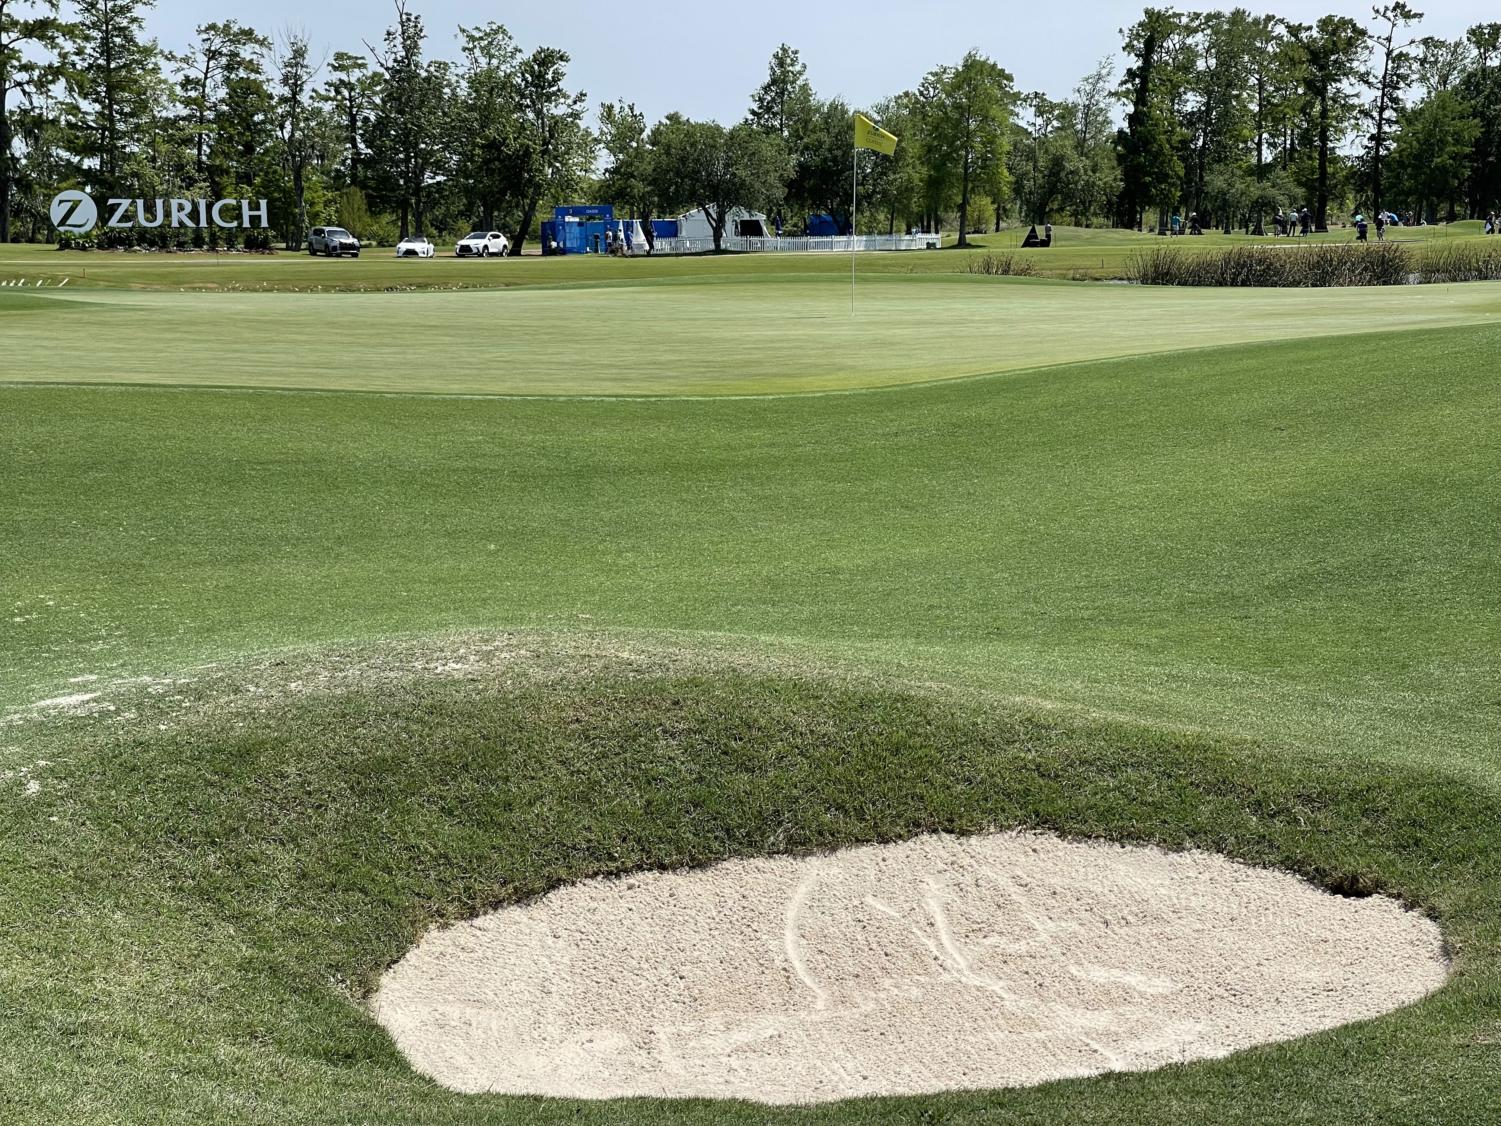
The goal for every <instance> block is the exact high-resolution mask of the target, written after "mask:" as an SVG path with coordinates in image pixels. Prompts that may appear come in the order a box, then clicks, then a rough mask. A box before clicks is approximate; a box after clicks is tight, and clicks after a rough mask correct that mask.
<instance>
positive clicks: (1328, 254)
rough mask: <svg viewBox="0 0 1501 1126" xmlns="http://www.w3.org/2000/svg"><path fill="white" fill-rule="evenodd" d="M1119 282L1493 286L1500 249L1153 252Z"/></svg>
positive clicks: (1325, 246) (1374, 246) (1324, 246)
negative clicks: (1480, 283) (1470, 283)
mask: <svg viewBox="0 0 1501 1126" xmlns="http://www.w3.org/2000/svg"><path fill="white" fill-rule="evenodd" d="M1126 276H1127V277H1128V278H1129V279H1130V280H1131V281H1134V282H1138V283H1140V284H1141V285H1184V286H1258V287H1262V288H1271V289H1315V288H1326V287H1334V286H1372V285H1413V284H1419V283H1434V282H1462V281H1498V280H1501V244H1494V243H1491V244H1487V243H1481V242H1462V243H1449V244H1440V245H1432V246H1425V247H1423V248H1422V249H1420V250H1414V249H1413V248H1412V247H1411V246H1410V245H1406V244H1403V243H1394V242H1386V243H1371V244H1369V245H1366V246H1351V245H1348V244H1345V245H1341V244H1338V243H1318V244H1315V245H1313V246H1300V247H1296V248H1287V249H1282V248H1280V247H1263V246H1232V247H1226V248H1225V249H1223V250H1216V251H1211V252H1208V253H1186V252H1184V251H1182V250H1179V249H1177V248H1176V247H1166V246H1162V247H1154V248H1153V249H1151V250H1147V251H1143V252H1142V253H1139V254H1137V255H1135V256H1134V257H1133V258H1132V259H1131V260H1130V262H1129V263H1128V265H1127V273H1126Z"/></svg>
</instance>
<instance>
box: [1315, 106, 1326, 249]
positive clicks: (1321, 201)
mask: <svg viewBox="0 0 1501 1126" xmlns="http://www.w3.org/2000/svg"><path fill="white" fill-rule="evenodd" d="M1313 229H1314V230H1316V231H1328V230H1329V91H1328V90H1324V91H1323V92H1322V93H1321V94H1320V95H1319V183H1318V198H1317V199H1316V200H1315V201H1314V216H1313Z"/></svg>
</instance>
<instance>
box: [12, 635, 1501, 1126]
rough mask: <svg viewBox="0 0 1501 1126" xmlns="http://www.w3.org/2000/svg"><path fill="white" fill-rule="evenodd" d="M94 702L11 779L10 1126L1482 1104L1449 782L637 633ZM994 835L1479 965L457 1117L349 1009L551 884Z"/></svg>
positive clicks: (1482, 820) (1487, 815)
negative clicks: (1185, 1035) (1185, 1012)
mask: <svg viewBox="0 0 1501 1126" xmlns="http://www.w3.org/2000/svg"><path fill="white" fill-rule="evenodd" d="M106 703H108V704H113V705H114V710H113V711H109V710H103V711H94V714H91V715H86V716H74V717H68V716H62V717H57V716H54V717H52V718H48V719H44V720H31V721H28V723H27V732H26V735H27V745H28V748H29V749H28V751H27V754H28V755H34V756H36V757H38V758H43V759H45V760H46V761H47V763H48V765H47V766H46V767H44V768H39V769H38V770H37V771H36V773H35V776H36V777H37V778H39V779H40V780H41V790H40V792H39V793H37V794H35V795H33V796H31V797H21V796H18V795H17V794H16V793H15V792H14V791H13V790H10V791H4V790H0V807H3V808H4V812H5V822H4V823H5V824H6V826H7V828H6V831H5V833H4V836H3V837H0V840H3V842H4V843H3V845H0V847H3V848H4V850H5V852H6V853H7V854H8V856H7V859H8V860H9V861H11V862H12V863H11V865H10V867H9V871H10V872H11V873H12V875H11V876H10V877H9V879H8V883H9V888H8V894H7V895H6V897H5V898H4V899H3V900H0V924H3V925H4V926H5V929H6V930H7V932H8V934H9V935H10V936H11V938H10V940H9V942H8V944H7V948H6V951H5V954H4V955H3V962H0V964H3V965H4V966H5V968H6V983H7V1014H6V1015H7V1019H6V1021H4V1022H3V1023H0V1079H3V1080H4V1081H5V1082H4V1090H5V1099H6V1102H5V1104H4V1107H5V1111H6V1113H7V1115H8V1116H9V1119H10V1120H12V1121H17V1122H20V1121H41V1120H46V1119H50V1118H51V1117H52V1116H54V1115H56V1114H57V1113H58V1112H59V1111H64V1112H65V1113H66V1115H67V1116H68V1117H69V1118H72V1119H73V1120H75V1121H78V1120H81V1121H88V1122H139V1121H153V1122H163V1123H166V1122H183V1123H188V1122H194V1123H196V1122H202V1121H206V1120H216V1121H275V1122H285V1123H293V1122H309V1123H329V1122H370V1121H380V1122H423V1123H444V1122H454V1123H458V1122H465V1123H474V1122H496V1123H534V1122H553V1121H557V1122H562V1121H567V1122H582V1123H615V1122H619V1121H622V1115H623V1114H624V1115H628V1117H629V1120H630V1121H632V1122H643V1123H655V1122H664V1123H665V1122H673V1123H739V1122H744V1123H763V1124H764V1123H782V1122H788V1123H790V1122H818V1123H874V1122H931V1121H943V1122H949V1123H981V1122H991V1121H995V1120H996V1117H997V1116H1003V1117H1005V1118H1007V1119H1008V1120H1025V1121H1069V1122H1080V1121H1083V1122H1141V1121H1147V1120H1150V1121H1153V1122H1181V1123H1190V1122H1192V1123H1200V1122H1205V1121H1215V1122H1247V1123H1250V1122H1263V1121H1267V1120H1268V1116H1269V1114H1270V1115H1271V1116H1272V1117H1275V1118H1276V1119H1277V1120H1278V1121H1284V1122H1309V1123H1315V1122H1317V1123H1325V1122H1328V1121H1331V1120H1354V1119H1358V1118H1363V1117H1364V1118H1376V1119H1379V1120H1380V1121H1383V1122H1391V1123H1398V1122H1413V1123H1418V1122H1422V1123H1431V1122H1439V1121H1451V1122H1473V1121H1480V1120H1481V1116H1483V1115H1484V1114H1485V1113H1486V1111H1487V1108H1488V1107H1489V1106H1490V1099H1491V1097H1492V1095H1493V1085H1492V1080H1493V1077H1494V1066H1495V1064H1496V1062H1497V1057H1496V1049H1495V1048H1493V1047H1488V1046H1486V1045H1485V1044H1484V1043H1482V1041H1483V1039H1484V1037H1486V1036H1487V1035H1488V1034H1489V1032H1490V1030H1491V1029H1492V1018H1493V1016H1494V1011H1495V1006H1496V1005H1497V1004H1498V1003H1501V963H1498V953H1501V934H1498V932H1497V925H1496V920H1495V917H1494V913H1493V912H1492V911H1491V910H1490V909H1489V905H1490V904H1491V903H1493V901H1494V899H1495V897H1496V895H1498V894H1501V802H1498V801H1497V799H1496V798H1495V797H1494V796H1486V795H1485V794H1483V793H1482V792H1480V791H1477V790H1474V789H1471V788H1468V787H1466V786H1463V785H1456V784H1454V783H1452V782H1451V781H1448V780H1446V779H1444V778H1443V777H1442V776H1439V775H1434V774H1430V773H1425V772H1418V771H1409V770H1403V769H1401V768H1396V767H1392V766H1388V765H1383V764H1379V763H1370V764H1367V765H1365V766H1364V767H1363V768H1362V769H1360V770H1348V769H1343V768H1336V767H1333V766H1331V765H1329V764H1314V763H1309V762H1306V761H1299V760H1298V758H1297V757H1295V756H1287V755H1285V754H1283V753H1281V752H1280V751H1279V749H1278V748H1275V747H1270V746H1262V745H1257V744H1254V743H1248V742H1244V741H1238V740H1233V739H1229V740H1227V739H1223V738H1216V737H1210V736H1204V735H1195V734H1191V733H1186V732H1175V731H1172V730H1165V729H1161V728H1148V727H1143V726H1141V725H1138V724H1131V723H1124V722H1119V721H1106V720H1094V721H1090V720H1084V719H1081V718H1079V717H1070V716H1063V715H1060V714H1058V713H1056V712H1045V711H1037V710H1031V709H1027V708H1019V707H1016V706H1015V705H1009V704H1007V703H1005V702H1004V701H1000V700H996V699H989V698H986V697H984V696H983V695H976V694H972V693H954V692H950V691H944V690H934V689H923V688H914V687H912V686H909V685H903V684H901V683H900V682H897V681H893V680H891V679H890V678H869V677H863V676H860V675H847V674H839V673H837V672H834V673H832V674H831V673H830V672H829V671H827V670H826V671H822V672H820V671H816V670H808V669H804V670H799V669H797V668H796V667H795V665H794V664H793V663H792V662H789V661H788V660H787V659H786V656H785V655H778V656H766V655H760V654H756V653H755V652H750V653H746V654H742V655H739V656H736V655H734V654H727V653H726V652H724V651H723V650H721V651H718V652H710V653H707V654H704V655H702V656H701V655H698V654H695V653H694V652H693V650H692V648H691V645H681V644H680V645H679V646H677V647H675V648H673V649H669V650H665V651H660V650H656V649H654V648H653V646H652V645H651V644H650V643H643V642H640V641H635V642H632V641H630V640H629V639H623V638H615V639H589V638H574V639H567V640H564V641H562V642H561V643H559V642H555V641H552V640H550V639H548V638H546V637H543V636H537V635H529V636H504V635H503V636H498V637H484V636H479V637H468V638H465V639H461V640H455V641H450V642H446V643H431V644H428V645H424V646H418V645H408V646H405V647H398V648H395V649H385V648H376V649H363V650H342V651H332V652H324V653H317V652H314V653H306V652H304V653H292V654H287V655H285V656H283V657H280V658H277V659H275V660H272V661H263V662H260V663H257V664H252V665H237V666H230V667H227V668H226V667H220V668H218V669H215V670H205V671H204V672H201V673H198V674H194V675H192V676H190V677H189V678H188V679H187V680H186V681H178V682H174V683H172V684H164V683H156V684H152V685H145V686H142V685H137V686H134V687H131V686H116V687H108V686H106V687H105V688H104V691H103V694H102V695H101V697H100V699H99V700H98V701H96V702H94V704H93V705H92V707H93V708H96V709H97V708H100V707H102V706H103V705H104V704H106ZM13 734H14V733H13ZM1003 826H1025V827H1029V828H1035V829H1051V830H1056V831H1060V832H1063V833H1068V834H1076V835H1086V836H1090V837H1097V838H1104V839H1112V840H1122V841H1126V840H1130V841H1154V842H1157V843H1160V844H1163V845H1166V846H1168V847H1175V848H1176V847H1198V848H1205V849H1213V850H1216V851H1220V852H1224V853H1227V854H1230V855H1233V856H1238V857H1241V858H1243V859H1245V860H1248V861H1250V862H1253V863H1258V864H1275V865H1278V866H1282V867H1286V868H1290V869H1292V870H1294V871H1298V872H1301V873H1303V874H1304V875H1305V876H1307V877H1309V878H1311V879H1313V880H1315V881H1317V882H1319V883H1322V884H1324V885H1326V886H1330V887H1333V888H1337V889H1340V890H1343V891H1345V892H1347V893H1355V894H1370V893H1373V892H1378V891H1379V892H1384V893H1388V894H1394V895H1398V896H1400V897H1402V898H1404V899H1406V900H1407V901H1409V902H1410V903H1412V904H1414V905H1415V906H1417V907H1419V908H1420V909H1424V910H1428V911H1431V912H1433V913H1435V914H1436V915H1437V916H1438V917H1439V919H1440V920H1441V921H1442V923H1443V925H1444V927H1445V929H1446V934H1447V936H1448V938H1449V941H1450V945H1451V950H1452V953H1453V955H1454V957H1455V959H1456V973H1455V977H1454V979H1453V981H1452V983H1451V984H1450V985H1449V986H1448V987H1446V988H1445V989H1444V990H1443V991H1442V992H1441V993H1440V994H1438V995H1436V996H1435V997H1434V998H1432V999H1430V1000H1428V1001H1426V1002H1424V1003H1422V1004H1421V1005H1419V1006H1416V1007H1415V1008H1412V1009H1409V1010H1405V1011H1403V1012H1400V1013H1398V1014H1395V1015H1393V1016H1391V1017H1389V1018H1385V1019H1383V1020H1380V1021H1377V1022H1373V1023H1369V1024H1364V1025H1359V1026H1354V1027H1350V1028H1345V1029H1340V1030H1337V1031H1334V1032H1331V1033H1327V1034H1323V1035H1320V1036H1316V1037H1313V1038H1310V1039H1307V1040H1303V1041H1299V1042H1296V1043H1291V1044H1284V1045H1278V1046H1273V1047H1269V1048H1265V1049H1260V1050H1256V1051H1252V1052H1248V1053H1244V1054H1241V1055H1238V1056H1235V1057H1233V1058H1231V1059H1229V1060H1225V1061H1220V1062H1214V1063H1208V1064H1199V1065H1195V1066H1194V1067H1189V1068H1170V1069H1167V1070H1164V1071H1161V1072H1156V1073H1151V1074H1146V1075H1138V1076H1118V1077H1111V1078H1108V1079H1103V1080H1095V1081H1083V1082H1072V1083H1060V1084H1054V1085H1051V1086H1049V1087H1046V1088H1042V1089H1039V1090H1035V1091H1022V1092H1011V1093H998V1094H983V1093H981V1094H964V1095H953V1096H942V1097H934V1098H913V1099H901V1100H865V1101H860V1102H852V1103H847V1104H843V1105H838V1106H832V1107H822V1108H819V1109H817V1110H813V1111H796V1110H783V1111H777V1110H768V1109H767V1108H764V1107H750V1106H742V1105H721V1104H709V1103H677V1104H672V1103H655V1102H651V1101H642V1102H638V1103H634V1104H631V1105H630V1109H629V1110H628V1111H627V1110H625V1109H624V1108H623V1107H622V1106H620V1105H618V1104H573V1103H565V1102H556V1101H553V1102H549V1101H541V1100H531V1099H507V1098H499V1097H480V1098H474V1097H461V1096H455V1095H451V1094H448V1093H446V1092H443V1091H441V1090H439V1089H437V1088H435V1087H434V1086H433V1085H432V1084H430V1083H428V1082H426V1081H423V1080H421V1079H419V1078H418V1077H416V1076H415V1075H413V1074H412V1073H411V1072H410V1071H408V1070H407V1068H406V1067H405V1065H404V1063H403V1061H402V1060H401V1059H400V1058H399V1056H398V1055H397V1053H396V1052H395V1051H394V1049H393V1048H392V1046H391V1044H390V1043H389V1041H388V1040H387V1039H386V1037H385V1036H384V1034H383V1033H382V1032H381V1030H380V1029H379V1028H377V1027H376V1026H375V1025H374V1024H373V1023H372V1022H371V1021H370V1020H369V1019H368V1018H367V1017H366V1016H365V1015H364V1013H363V1012H362V1010H361V1008H360V1005H361V1002H362V1000H363V998H364V997H365V996H366V995H367V994H368V992H369V990H370V989H371V987H372V986H373V984H374V982H375V980H376V977H377V975H378V973H379V972H380V970H381V969H382V968H384V967H385V966H386V965H388V964H390V963H391V962H392V961H394V960H395V959H397V958H398V957H399V956H400V955H401V953H402V952H403V951H404V950H405V949H406V948H407V947H408V946H409V945H410V944H411V943H412V942H413V941H414V940H415V939H416V937H417V936H418V935H419V934H420V933H421V932H422V930H423V929H424V928H426V927H428V926H431V925H434V924H436V923H439V922H442V921H446V920H450V919H454V918H459V917H465V916H470V915H473V914H476V913H478V912H481V911H483V910H486V909H489V908H492V907H494V906H497V905H500V904H504V903H512V902H516V901H518V900H522V899H526V898H528V897H532V896H535V895H538V894H540V893H542V892H544V891H546V890H547V889H549V888H551V887H554V886H557V885H558V884H560V883H564V882H568V881H572V880H577V879H581V878H585V877H588V876H593V875H600V874H608V873H617V872H624V871H633V870H640V869H643V868H675V867H681V866H695V865H703V864H708V863H712V862H714V861H717V860H722V859H725V858H727V857H733V856H755V855H763V854H767V853H773V852H776V853H784V852H807V851H813V850H820V849H826V848H832V847H837V846H839V845H843V844H848V843H852V842H870V841H883V840H897V839H904V838H907V837H910V836H913V835H915V834H918V833H925V832H932V831H947V832H975V831H982V830H987V829H991V828H996V827H1003ZM23 858H24V863H18V862H21V861H22V860H23ZM1467 1042H1468V1043H1469V1046H1468V1047H1465V1048H1461V1047H1460V1045H1464V1044H1466V1043H1467ZM1440 1043H1442V1044H1448V1045H1453V1046H1454V1047H1453V1048H1451V1049H1450V1050H1447V1051H1442V1052H1435V1051H1434V1045H1435V1044H1440Z"/></svg>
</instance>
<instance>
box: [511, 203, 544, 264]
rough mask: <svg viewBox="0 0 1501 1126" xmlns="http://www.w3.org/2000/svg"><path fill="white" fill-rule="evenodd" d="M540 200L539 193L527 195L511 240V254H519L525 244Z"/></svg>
mask: <svg viewBox="0 0 1501 1126" xmlns="http://www.w3.org/2000/svg"><path fill="white" fill-rule="evenodd" d="M541 202H542V197H541V196H540V195H533V196H528V197H527V200H526V207H524V208H523V209H522V211H521V223H520V225H519V227H518V228H517V230H516V237H515V238H513V239H512V240H511V253H512V254H520V253H521V248H522V247H523V246H525V245H526V235H527V232H528V231H530V230H531V229H532V220H533V219H535V218H536V217H537V205H538V204H540V203H541Z"/></svg>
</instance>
